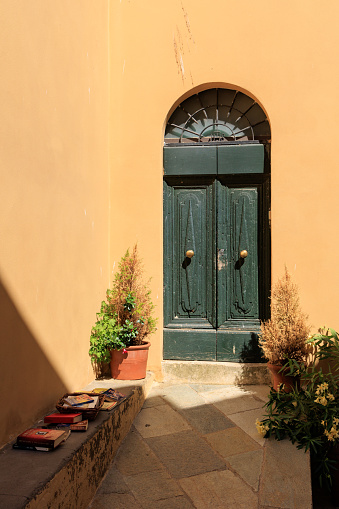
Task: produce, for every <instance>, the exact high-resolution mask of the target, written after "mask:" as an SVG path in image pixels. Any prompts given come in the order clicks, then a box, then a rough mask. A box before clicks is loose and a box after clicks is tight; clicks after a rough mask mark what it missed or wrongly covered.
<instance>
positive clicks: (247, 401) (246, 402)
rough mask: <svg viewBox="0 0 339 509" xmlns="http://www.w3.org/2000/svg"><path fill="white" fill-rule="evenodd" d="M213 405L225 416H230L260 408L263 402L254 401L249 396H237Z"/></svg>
mask: <svg viewBox="0 0 339 509" xmlns="http://www.w3.org/2000/svg"><path fill="white" fill-rule="evenodd" d="M214 405H215V406H216V407H217V408H219V410H220V411H221V412H223V413H224V414H225V415H227V416H231V415H232V414H235V413H238V412H245V411H246V410H253V409H255V408H262V406H263V402H262V401H261V400H258V399H255V398H254V397H253V396H251V395H245V396H240V395H239V396H237V397H234V398H228V399H224V400H222V401H218V402H216V403H214Z"/></svg>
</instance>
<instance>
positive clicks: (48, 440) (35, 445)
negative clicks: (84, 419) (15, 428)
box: [13, 428, 71, 452]
mask: <svg viewBox="0 0 339 509" xmlns="http://www.w3.org/2000/svg"><path fill="white" fill-rule="evenodd" d="M70 434H71V432H70V430H59V429H46V428H30V429H26V431H24V432H23V433H21V434H20V435H19V436H18V437H17V439H16V443H15V444H14V445H13V449H28V450H31V451H45V452H48V451H53V450H54V449H55V448H56V447H58V446H59V445H60V444H62V443H63V442H65V441H66V440H67V438H68V437H69V435H70Z"/></svg>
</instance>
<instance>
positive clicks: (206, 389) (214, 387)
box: [189, 384, 233, 393]
mask: <svg viewBox="0 0 339 509" xmlns="http://www.w3.org/2000/svg"><path fill="white" fill-rule="evenodd" d="M189 386H190V387H192V389H194V390H195V391H196V392H198V393H201V392H210V391H215V390H220V391H224V390H225V389H230V388H231V387H233V386H231V385H230V384H227V385H215V384H214V385H208V384H189Z"/></svg>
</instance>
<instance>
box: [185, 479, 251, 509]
mask: <svg viewBox="0 0 339 509" xmlns="http://www.w3.org/2000/svg"><path fill="white" fill-rule="evenodd" d="M180 485H181V487H182V489H183V490H184V491H185V492H186V493H187V495H188V496H189V497H190V499H191V500H192V502H193V504H194V507H195V508H196V509H212V508H213V509H245V508H246V509H257V508H258V499H257V496H256V495H255V494H254V493H253V491H252V490H251V488H250V487H249V486H247V485H246V484H245V483H244V482H243V481H242V480H241V479H239V478H238V477H237V476H236V475H235V474H234V473H233V472H231V471H230V470H223V471H219V472H208V473H206V474H201V475H197V476H195V477H189V478H186V479H180Z"/></svg>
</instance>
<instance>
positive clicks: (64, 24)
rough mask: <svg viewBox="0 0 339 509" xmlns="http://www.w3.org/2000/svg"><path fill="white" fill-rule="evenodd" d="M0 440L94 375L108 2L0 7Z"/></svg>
mask: <svg viewBox="0 0 339 509" xmlns="http://www.w3.org/2000/svg"><path fill="white" fill-rule="evenodd" d="M0 19H1V31H0V69H1V73H0V76H1V78H0V101H1V108H0V110H1V119H0V161H1V170H0V171H1V185H0V210H1V212H0V232H1V233H0V238H1V241H0V276H1V287H0V315H1V321H0V323H1V332H0V345H1V346H0V377H1V384H0V385H1V391H0V415H1V418H0V445H1V444H2V443H4V442H6V441H8V440H9V439H10V438H13V436H16V434H17V433H18V431H22V430H23V429H25V427H28V426H29V425H31V424H32V422H34V419H36V418H38V417H39V418H40V417H41V416H42V415H43V412H44V411H46V410H48V409H51V408H53V405H54V403H55V402H56V401H57V399H58V398H59V397H60V396H62V394H64V392H65V391H66V390H74V389H77V388H81V387H83V386H84V385H85V384H87V383H88V382H89V381H90V380H92V379H93V378H94V375H93V371H92V367H91V365H90V359H89V356H88V347H89V335H90V329H91V326H92V325H93V323H94V320H95V313H96V312H97V311H98V310H99V307H100V301H101V299H102V298H104V295H105V290H106V288H107V286H108V284H109V260H108V252H109V242H108V240H109V182H110V177H109V166H108V158H109V144H108V115H109V68H108V49H109V45H108V3H107V2H106V1H102V0H101V1H100V2H91V1H88V0H73V1H72V2H68V1H66V0H64V1H63V0H62V1H59V2H54V1H50V0H34V2H26V1H18V0H13V1H11V2H1V3H0Z"/></svg>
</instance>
